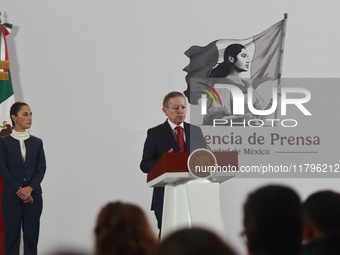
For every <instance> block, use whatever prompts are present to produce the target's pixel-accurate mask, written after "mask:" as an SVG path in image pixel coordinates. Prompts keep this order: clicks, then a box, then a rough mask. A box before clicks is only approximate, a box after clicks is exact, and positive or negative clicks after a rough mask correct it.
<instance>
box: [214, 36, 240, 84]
mask: <svg viewBox="0 0 340 255" xmlns="http://www.w3.org/2000/svg"><path fill="white" fill-rule="evenodd" d="M242 49H245V47H244V46H243V45H242V44H238V43H234V44H230V45H229V46H228V47H227V48H226V49H225V51H224V55H223V59H224V60H223V62H222V63H220V64H219V65H218V66H216V67H215V68H213V69H211V71H210V73H209V75H208V77H209V78H225V77H226V76H228V74H229V73H230V70H231V67H232V66H233V65H234V64H233V63H230V62H229V59H228V58H229V56H231V57H233V58H234V59H235V60H236V58H237V55H238V54H239V53H240V52H241V51H242Z"/></svg>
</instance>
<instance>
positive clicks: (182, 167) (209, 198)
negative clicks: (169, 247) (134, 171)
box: [147, 151, 238, 239]
mask: <svg viewBox="0 0 340 255" xmlns="http://www.w3.org/2000/svg"><path fill="white" fill-rule="evenodd" d="M210 153H211V152H210ZM213 155H214V156H215V158H216V162H217V165H218V166H220V167H221V168H222V167H224V168H223V169H220V170H223V171H215V172H214V174H212V175H211V176H209V177H206V178H198V177H196V176H195V175H194V174H193V173H192V172H190V171H189V169H188V158H189V157H190V153H189V152H171V153H166V154H164V155H163V156H162V158H160V159H159V160H158V161H157V163H156V164H155V165H154V167H153V168H152V169H151V171H150V172H149V173H148V175H147V183H148V185H149V186H150V187H162V186H164V187H165V192H164V204H163V219H162V231H161V239H163V238H164V237H165V236H166V235H168V234H170V233H172V232H173V231H175V230H178V229H181V228H191V227H204V228H207V229H210V230H212V231H213V232H215V233H217V234H220V235H221V236H225V228H224V222H223V216H222V211H221V206H220V183H222V182H224V181H226V180H228V179H230V178H232V177H234V176H236V174H237V170H238V153H237V152H236V151H231V152H215V153H213ZM227 167H229V169H233V171H227V169H228V168H227ZM217 170H218V169H217Z"/></svg>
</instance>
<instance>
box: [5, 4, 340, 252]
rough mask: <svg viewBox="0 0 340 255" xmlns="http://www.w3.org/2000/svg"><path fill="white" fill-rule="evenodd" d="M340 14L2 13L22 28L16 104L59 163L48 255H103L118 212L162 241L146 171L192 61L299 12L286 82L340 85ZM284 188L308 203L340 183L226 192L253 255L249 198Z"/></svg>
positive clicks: (16, 36)
mask: <svg viewBox="0 0 340 255" xmlns="http://www.w3.org/2000/svg"><path fill="white" fill-rule="evenodd" d="M339 5H340V4H339V2H338V1H336V0H327V1H310V0H309V1H307V0H304V1H270V0H260V1H251V0H249V1H238V2H233V1H223V0H220V1H217V0H215V1H203V0H200V1H192V0H190V1H188V0H187V1H179V0H176V1H156V0H153V1H152V0H149V1H117V0H115V1H109V0H98V1H91V0H72V1H66V0H58V1H52V0H47V1H46V0H35V1H22V0H11V1H8V0H5V1H2V3H1V11H2V12H3V13H4V15H3V17H2V19H3V22H9V23H13V24H14V29H13V32H12V34H11V35H10V36H9V37H7V40H8V44H9V50H10V60H11V67H12V79H13V86H14V91H15V97H16V99H17V100H24V101H26V102H28V103H29V104H30V105H31V108H32V110H33V112H34V123H33V127H32V128H31V133H32V134H35V135H37V136H39V137H41V138H42V139H43V140H44V145H45V151H46V155H47V162H48V169H47V173H46V177H45V179H44V182H43V189H44V211H43V215H42V219H41V236H40V243H39V248H40V251H41V254H45V253H47V252H48V251H50V250H51V249H53V248H54V247H61V246H76V247H82V248H84V249H87V250H89V251H91V249H92V247H93V228H94V224H95V219H96V215H97V213H98V211H99V209H100V208H101V206H103V205H104V204H105V203H107V202H108V201H112V200H117V199H119V200H123V201H130V202H133V203H137V204H138V205H140V206H141V207H143V208H144V209H145V211H146V212H148V216H149V218H150V221H151V222H152V224H153V226H154V229H155V231H156V223H155V219H154V217H153V214H152V213H151V212H150V211H149V207H150V201H151V193H152V190H151V189H150V188H148V187H147V185H146V183H145V180H146V176H145V175H144V174H143V173H142V172H141V171H140V170H139V162H140V159H141V153H142V148H143V143H144V140H145V137H146V130H147V128H149V127H151V126H154V125H156V124H158V123H160V122H162V121H164V119H165V117H164V116H163V113H162V112H161V101H162V97H163V96H164V94H165V93H167V92H168V91H171V90H179V91H184V90H185V89H186V84H185V80H184V77H185V74H186V73H185V72H184V71H182V69H183V67H184V66H186V65H187V64H188V58H187V57H186V56H184V51H185V50H187V49H188V48H189V47H190V46H192V45H201V46H204V45H206V44H208V43H210V42H211V41H213V40H216V39H224V38H241V39H242V38H248V37H250V36H253V35H255V34H257V33H259V32H262V31H263V30H264V29H266V28H268V27H269V26H271V25H272V24H274V23H275V22H277V21H279V20H281V19H282V18H283V14H284V13H286V12H287V13H288V14H289V17H288V25H287V37H286V43H285V54H284V64H283V77H307V78H309V77H313V78H314V77H318V78H324V77H339V59H340V51H339V50H338V46H339V45H340V34H339V32H338V31H339V29H338V23H339V18H338V17H339V14H340V11H339V10H340V8H339V7H340V6H339ZM336 91H337V92H339V88H336ZM336 106H337V107H338V105H336ZM335 139H337V140H339V139H338V138H337V137H335ZM334 149H335V148H334ZM306 163H308V162H306ZM272 182H275V183H284V184H288V185H290V186H292V187H294V188H295V189H296V190H297V191H298V192H299V194H300V195H301V197H302V198H305V197H306V196H307V195H308V194H310V193H311V192H313V191H316V190H318V189H321V188H333V189H337V190H339V184H338V183H339V181H338V179H293V178H290V179H266V178H263V179H237V178H235V179H232V180H230V181H228V182H227V183H224V184H223V185H222V195H221V196H222V197H223V205H222V206H223V211H224V213H225V225H226V228H227V234H228V240H229V241H230V242H231V243H232V244H233V245H234V246H235V247H236V248H237V249H238V250H240V251H241V252H244V246H243V243H242V242H241V240H240V238H239V236H238V233H239V232H240V231H241V220H242V219H241V216H242V211H241V209H242V204H243V202H244V200H245V197H246V195H247V194H248V192H250V191H251V190H254V189H255V188H257V187H259V186H261V185H263V184H268V183H272Z"/></svg>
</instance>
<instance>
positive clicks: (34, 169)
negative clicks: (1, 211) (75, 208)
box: [0, 135, 46, 194]
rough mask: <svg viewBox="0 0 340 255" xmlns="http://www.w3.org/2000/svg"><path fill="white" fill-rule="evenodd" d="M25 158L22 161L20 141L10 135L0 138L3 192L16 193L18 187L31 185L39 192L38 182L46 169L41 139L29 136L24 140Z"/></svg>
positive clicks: (0, 171)
mask: <svg viewBox="0 0 340 255" xmlns="http://www.w3.org/2000/svg"><path fill="white" fill-rule="evenodd" d="M25 146H26V159H25V161H23V159H22V156H21V150H20V142H19V141H18V140H17V139H14V138H13V137H11V136H10V135H8V136H4V137H1V138H0V176H1V177H2V178H3V179H4V187H3V191H2V192H3V194H16V192H17V191H18V189H19V188H20V187H24V186H31V187H32V188H33V190H34V193H41V186H40V183H41V181H42V180H43V178H44V175H45V171H46V160H45V153H44V149H43V143H42V140H41V139H39V138H37V137H35V136H30V137H29V138H28V139H26V140H25Z"/></svg>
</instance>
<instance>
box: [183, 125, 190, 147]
mask: <svg viewBox="0 0 340 255" xmlns="http://www.w3.org/2000/svg"><path fill="white" fill-rule="evenodd" d="M184 133H185V151H188V152H190V125H189V124H188V123H186V122H184Z"/></svg>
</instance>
